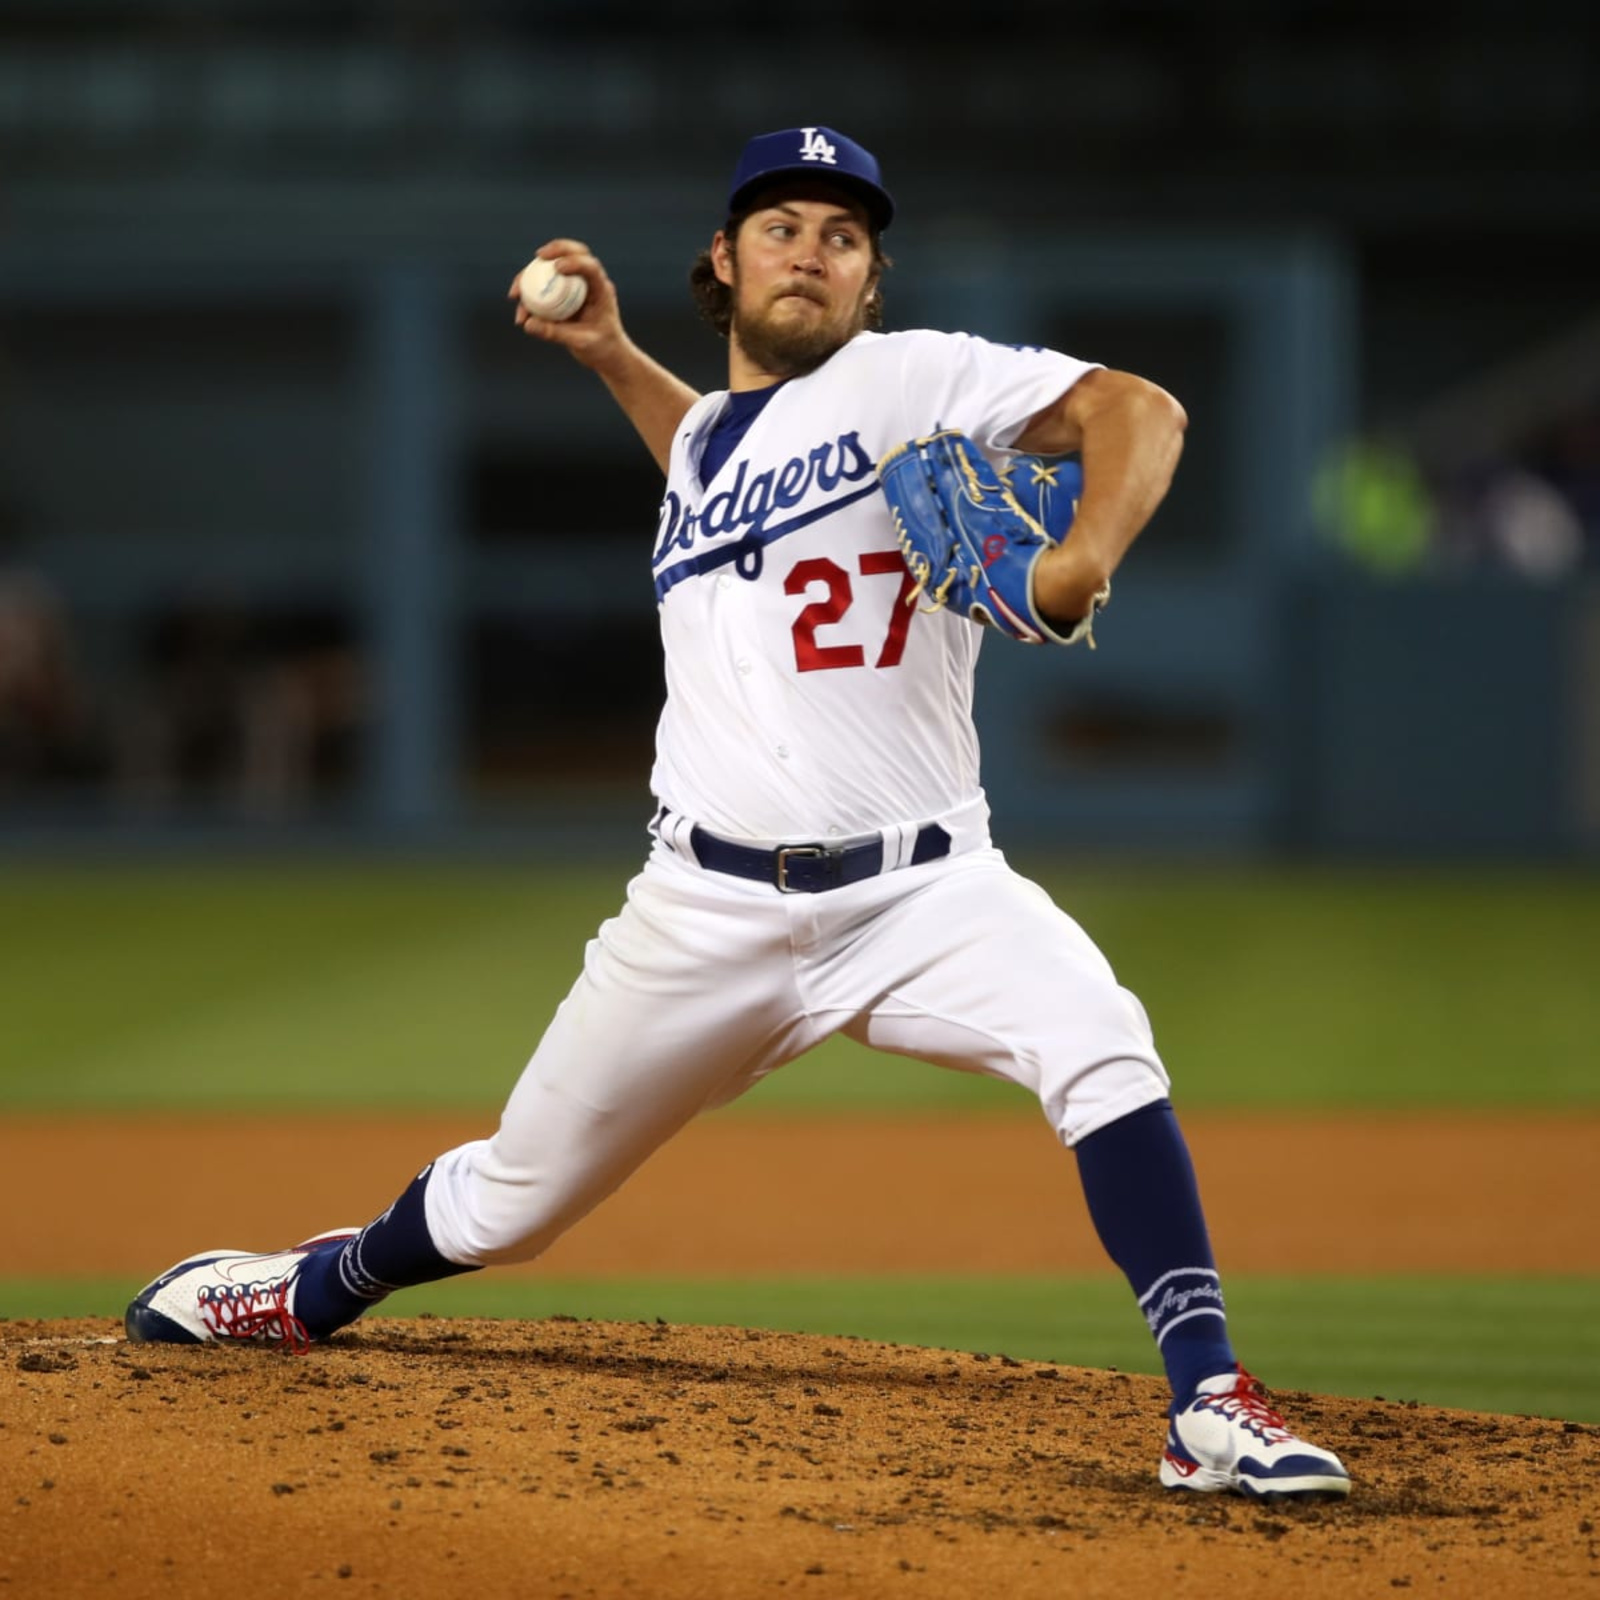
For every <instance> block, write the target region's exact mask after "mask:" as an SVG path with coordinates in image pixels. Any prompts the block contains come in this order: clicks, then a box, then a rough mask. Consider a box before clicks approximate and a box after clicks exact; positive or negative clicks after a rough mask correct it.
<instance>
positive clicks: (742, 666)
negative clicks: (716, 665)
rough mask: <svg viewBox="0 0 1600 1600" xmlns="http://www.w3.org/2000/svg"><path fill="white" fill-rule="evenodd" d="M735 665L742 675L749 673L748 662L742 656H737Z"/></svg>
mask: <svg viewBox="0 0 1600 1600" xmlns="http://www.w3.org/2000/svg"><path fill="white" fill-rule="evenodd" d="M736 665H737V666H738V668H739V671H740V672H741V673H742V674H743V675H744V676H746V677H748V676H749V675H750V662H749V661H748V660H747V659H746V658H745V657H744V656H740V657H739V660H738V662H737V663H736Z"/></svg>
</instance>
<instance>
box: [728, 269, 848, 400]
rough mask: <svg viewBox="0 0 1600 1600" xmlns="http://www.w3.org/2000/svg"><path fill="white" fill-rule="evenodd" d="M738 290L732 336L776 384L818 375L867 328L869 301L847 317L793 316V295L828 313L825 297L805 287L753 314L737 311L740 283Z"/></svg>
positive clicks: (736, 290)
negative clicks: (777, 380)
mask: <svg viewBox="0 0 1600 1600" xmlns="http://www.w3.org/2000/svg"><path fill="white" fill-rule="evenodd" d="M734 289H735V300H734V314H733V326H732V332H733V335H734V337H735V338H736V339H738V341H739V348H740V349H741V350H742V351H743V352H744V354H745V356H746V357H747V358H748V359H749V360H750V361H752V362H753V363H754V364H755V365H756V366H757V367H759V368H760V369H761V370H762V371H763V372H767V373H771V374H772V376H773V377H775V378H801V377H804V376H805V375H806V374H807V373H808V372H815V371H816V370H817V368H818V367H820V366H821V365H822V363H823V362H824V361H826V360H827V359H828V357H829V356H831V355H833V354H834V353H835V352H837V351H839V350H842V349H843V348H844V347H845V346H846V345H847V344H849V342H850V341H851V340H852V339H853V338H855V336H856V335H857V334H858V333H860V332H861V330H862V329H863V328H864V327H865V326H866V318H867V310H866V308H867V300H868V298H869V296H866V295H863V297H862V299H861V302H860V304H858V305H856V306H855V307H853V308H852V309H851V310H850V312H849V313H848V314H847V315H845V316H842V317H841V316H840V315H839V313H838V312H837V310H835V311H834V312H832V313H827V314H825V315H823V316H821V317H816V316H812V315H810V314H809V313H801V315H799V316H795V315H794V314H793V312H792V311H790V310H786V309H785V308H784V300H785V299H786V298H787V297H788V296H789V295H799V296H801V297H802V298H804V299H807V300H810V301H812V302H813V303H814V304H816V305H820V306H823V307H824V310H825V311H826V304H827V302H826V300H825V299H824V297H823V296H822V294H821V292H820V291H818V292H817V293H815V294H813V293H812V292H811V291H810V290H809V288H808V287H807V286H806V285H805V284H799V285H795V286H793V287H791V288H790V289H788V290H787V291H786V293H785V294H783V295H779V296H778V297H777V298H775V299H773V300H770V301H768V302H767V304H766V305H764V306H762V307H760V308H758V309H757V310H755V311H741V310H740V309H739V305H738V286H737V283H736V284H735V286H734Z"/></svg>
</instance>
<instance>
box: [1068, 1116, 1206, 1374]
mask: <svg viewBox="0 0 1600 1600" xmlns="http://www.w3.org/2000/svg"><path fill="white" fill-rule="evenodd" d="M1075 1154H1076V1155H1077V1158H1078V1176H1079V1178H1080V1179H1081V1180H1082V1183H1083V1193H1084V1198H1085V1199H1086V1200H1087V1201H1088V1203H1089V1216H1090V1218H1091V1219H1092V1220H1093V1222H1094V1226H1095V1231H1096V1232H1097V1233H1098V1234H1099V1235H1100V1242H1101V1244H1103V1245H1104V1246H1105V1248H1106V1254H1107V1255H1109V1256H1110V1257H1111V1259H1112V1260H1113V1261H1114V1262H1116V1264H1117V1265H1118V1266H1119V1267H1121V1269H1122V1271H1123V1272H1124V1274H1125V1275H1126V1276H1127V1279H1128V1282H1129V1283H1130V1284H1131V1285H1132V1286H1133V1292H1134V1293H1135V1294H1136V1295H1137V1296H1138V1297H1139V1309H1140V1310H1141V1311H1142V1312H1143V1313H1144V1315H1145V1320H1146V1321H1147V1322H1148V1323H1149V1324H1150V1332H1151V1333H1152V1334H1153V1335H1154V1336H1155V1341H1156V1348H1157V1349H1158V1350H1159V1351H1160V1352H1161V1359H1162V1362H1163V1363H1164V1364H1165V1366H1166V1369H1167V1381H1168V1382H1169V1383H1170V1384H1171V1385H1172V1393H1173V1397H1174V1399H1175V1400H1176V1401H1177V1403H1178V1404H1179V1405H1184V1404H1187V1402H1188V1400H1189V1398H1190V1397H1191V1396H1192V1395H1193V1394H1194V1392H1195V1388H1196V1386H1197V1385H1198V1384H1199V1383H1200V1382H1201V1380H1202V1379H1205V1378H1210V1377H1214V1376H1216V1375H1217V1374H1218V1373H1222V1372H1232V1371H1234V1369H1235V1367H1236V1366H1237V1362H1236V1360H1235V1357H1234V1354H1233V1346H1232V1345H1231V1344H1230V1343H1229V1341H1228V1323H1227V1317H1226V1313H1225V1311H1224V1308H1223V1303H1222V1283H1221V1280H1220V1279H1219V1277H1218V1276H1217V1267H1216V1261H1215V1259H1214V1258H1213V1256H1212V1254H1211V1239H1210V1236H1209V1234H1208V1233H1207V1231H1206V1222H1205V1214H1204V1212H1203V1211H1202V1210H1201V1207H1200V1189H1199V1185H1198V1184H1197V1183H1196V1182H1195V1175H1194V1163H1193V1161H1191V1160H1190V1157H1189V1146H1188V1145H1187V1143H1185V1141H1184V1137H1183V1132H1182V1130H1181V1129H1180V1128H1179V1126H1178V1119H1177V1116H1176V1114H1175V1113H1174V1112H1173V1109H1172V1102H1171V1101H1170V1100H1158V1101H1157V1102H1156V1103H1155V1104H1154V1105H1148V1106H1144V1107H1142V1108H1141V1109H1140V1110H1138V1111H1134V1112H1132V1113H1130V1114H1129V1115H1128V1116H1125V1117H1121V1118H1119V1119H1118V1120H1117V1121H1116V1122H1112V1123H1108V1124H1107V1125H1106V1126H1105V1127H1103V1128H1100V1129H1097V1130H1096V1131H1095V1132H1094V1133H1091V1134H1090V1135H1089V1136H1088V1137H1087V1138H1086V1139H1082V1140H1080V1141H1079V1143H1078V1144H1077V1146H1076V1147H1075Z"/></svg>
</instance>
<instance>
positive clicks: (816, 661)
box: [783, 550, 914, 672]
mask: <svg viewBox="0 0 1600 1600" xmlns="http://www.w3.org/2000/svg"><path fill="white" fill-rule="evenodd" d="M860 570H861V576H862V577H864V578H876V577H898V578H899V579H900V583H899V586H898V589H897V591H896V594H895V597H894V607H893V609H892V610H891V611H890V613H889V631H888V633H887V634H885V635H884V640H883V648H882V649H881V650H879V652H878V659H877V660H876V661H875V662H873V665H874V666H875V667H897V666H899V665H900V658H901V656H903V655H904V654H905V651H906V634H907V633H908V632H909V631H910V629H911V611H912V608H911V606H910V605H909V604H907V602H908V601H909V600H910V598H911V591H912V588H913V587H914V585H913V583H912V578H911V574H910V573H909V572H908V571H907V570H906V564H905V562H904V561H902V560H901V559H900V552H899V551H898V550H867V551H864V552H863V553H862V555H861V558H860ZM814 583H822V584H826V585H827V588H828V593H827V596H826V598H824V599H821V600H813V601H812V602H811V604H810V605H808V606H807V607H806V608H805V609H804V610H803V611H802V612H801V613H800V615H799V616H798V617H796V618H795V619H794V664H795V667H796V669H797V670H798V671H800V672H821V671H823V670H825V669H826V668H830V667H864V666H865V665H866V664H867V655H866V651H865V650H863V649H862V648H861V646H860V645H858V644H818V643H817V629H819V628H826V627H831V626H832V625H833V624H834V623H835V622H837V621H838V620H839V619H840V618H841V617H842V616H843V615H844V614H845V612H847V611H848V610H849V609H850V606H851V602H852V601H853V600H854V599H855V594H854V591H853V590H852V589H851V587H850V574H849V573H848V572H846V571H845V570H844V568H843V567H841V566H840V565H839V564H838V563H837V562H836V561H830V560H828V558H827V557H826V556H813V557H811V559H810V560H808V561H797V562H796V563H795V564H794V566H793V567H792V568H791V569H790V571H789V576H788V577H787V578H785V579H784V580H783V592H784V593H785V594H804V593H805V592H806V590H807V589H809V588H810V587H811V585H812V584H814Z"/></svg>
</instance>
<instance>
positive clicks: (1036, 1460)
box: [0, 1318, 1600, 1600]
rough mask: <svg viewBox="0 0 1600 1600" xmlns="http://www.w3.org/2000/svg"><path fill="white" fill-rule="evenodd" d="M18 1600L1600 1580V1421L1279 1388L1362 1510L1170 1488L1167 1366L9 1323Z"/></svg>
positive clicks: (683, 1337) (1, 1479)
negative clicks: (145, 1332)
mask: <svg viewBox="0 0 1600 1600" xmlns="http://www.w3.org/2000/svg"><path fill="white" fill-rule="evenodd" d="M0 1365H3V1369H4V1371H3V1389H0V1392H3V1393H4V1394H5V1396H6V1400H5V1404H4V1408H3V1410H0V1517H3V1519H4V1522H3V1528H4V1531H3V1534H0V1581H3V1583H4V1588H3V1589H0V1593H8V1594H12V1595H17V1596H23V1595H28V1596H47V1595H48V1596H51V1597H53V1600H65V1597H69V1596H76V1595H107V1596H110V1595H115V1596H119V1597H125V1600H139V1597H145V1596H148V1597H151V1600H154V1597H156V1596H160V1597H162V1600H172V1597H174V1596H177V1597H183V1596H190V1595H193V1596H207V1597H211V1596H215V1595H217V1594H221V1593H234V1592H238V1590H239V1589H240V1587H241V1586H244V1587H246V1588H248V1589H249V1590H250V1591H251V1592H253V1593H259V1594H270V1595H272V1596H275V1597H277V1596H299V1595H317V1596H354V1595H358V1594H359V1595H383V1596H446V1595H451V1596H454V1595H460V1596H471V1597H473V1600H501V1597H504V1600H544V1597H549V1600H558V1597H562V1596H569V1597H571V1600H609V1597H613V1596H616V1597H621V1596H640V1597H645V1596H648V1597H650V1600H680V1597H681V1600H721V1597H728V1600H748V1597H751V1596H757V1595H776V1594H780V1593H782V1594H786V1595H797V1596H809V1597H816V1600H823V1597H827V1600H833V1597H838V1596H846V1597H857V1596H859V1597H861V1600H881V1597H884V1596H892V1597H898V1596H906V1597H908V1600H909V1597H915V1600H957V1597H959V1600H976V1597H989V1596H993V1597H997V1600H1023V1597H1031V1596H1041V1597H1043V1596H1049V1597H1050V1600H1060V1597H1061V1596H1062V1595H1067V1594H1077V1595H1086V1596H1088V1595H1092V1596H1096V1597H1118V1596H1123V1595H1127V1596H1130V1597H1131V1596H1140V1597H1144V1596H1149V1595H1152V1594H1166V1595H1180V1596H1181V1595H1183V1594H1186V1593H1192V1594H1195V1595H1207V1596H1210V1595H1216V1594H1222V1593H1226V1594H1228V1595H1230V1596H1232V1597H1235V1600H1250V1597H1252V1596H1271V1600H1283V1597H1284V1596H1285V1595H1293V1596H1296V1597H1297V1600H1304V1597H1316V1596H1329V1597H1333V1596H1338V1597H1340V1600H1347V1597H1350V1596H1360V1595H1384V1596H1392V1595H1393V1594H1394V1593H1395V1591H1396V1590H1404V1589H1410V1590H1413V1591H1423V1592H1427V1593H1429V1594H1438V1595H1452V1594H1454V1595H1463V1596H1465V1595H1494V1596H1495V1597H1496V1600H1517V1597H1521V1596H1528V1597H1533V1596H1539V1597H1547V1596H1551V1595H1558V1594H1564V1593H1567V1592H1569V1591H1570V1592H1571V1593H1574V1594H1584V1595H1589V1596H1595V1597H1597V1600H1600V1549H1597V1545H1600V1533H1597V1531H1596V1527H1597V1524H1600V1429H1597V1428H1592V1427H1587V1426H1581V1425H1578V1424H1572V1423H1561V1422H1546V1421H1537V1420H1530V1419H1526V1418H1512V1417H1495V1416H1484V1415H1478V1414H1476V1413H1469V1412H1459V1411H1444V1410H1439V1409H1436V1408H1432V1407H1426V1406H1416V1405H1407V1404H1396V1403H1386V1402H1380V1401H1368V1400H1361V1401H1352V1400H1340V1399H1331V1398H1328V1397H1325V1396H1316V1395H1307V1394H1300V1393H1292V1392H1291V1393H1279V1394H1277V1395H1276V1396H1275V1401H1276V1403H1277V1404H1278V1405H1279V1406H1280V1408H1281V1409H1282V1410H1283V1411H1284V1412H1285V1414H1286V1416H1287V1417H1288V1419H1289V1421H1290V1423H1291V1425H1293V1426H1294V1427H1295V1428H1296V1429H1297V1430H1298V1431H1300V1432H1302V1433H1304V1434H1305V1435H1306V1436H1307V1437H1309V1438H1312V1439H1315V1440H1316V1441H1317V1442H1319V1443H1321V1444H1325V1445H1327V1446H1329V1447H1330V1448H1331V1449H1334V1450H1336V1451H1338V1453H1339V1454H1340V1455H1341V1456H1342V1457H1343V1458H1344V1461H1345V1464H1346V1465H1347V1466H1348V1467H1349V1468H1350V1471H1351V1474H1352V1476H1353V1478H1354V1480H1355V1490H1354V1493H1353V1494H1352V1496H1351V1497H1350V1499H1349V1500H1348V1501H1346V1502H1343V1503H1337V1504H1324V1505H1309V1506H1299V1505H1294V1504H1288V1505H1271V1506H1262V1505H1256V1504H1252V1503H1250V1502H1247V1501H1243V1500H1239V1499H1234V1498H1232V1497H1205V1496H1199V1495H1189V1494H1186V1493H1178V1494H1171V1493H1168V1492H1166V1491H1163V1490H1162V1489H1161V1488H1160V1487H1159V1486H1158V1485H1157V1482H1156V1475H1155V1472H1156V1463H1157V1460H1158V1458H1159V1456H1160V1452H1161V1445H1162V1440H1163V1436H1164V1404H1165V1393H1164V1387H1163V1385H1162V1384H1161V1383H1160V1382H1159V1381H1158V1380H1156V1379H1154V1378H1147V1377H1136V1376H1129V1375H1127V1374H1122V1373H1115V1372H1087V1371H1081V1370H1077V1369H1073V1368H1065V1367H1053V1366H1046V1365H1043V1364H1041V1363H1038V1362H1030V1361H1014V1360H1012V1359H1010V1358H1009V1357H1006V1356H1003V1355H998V1354H997V1355H994V1356H982V1355H969V1354H951V1353H948V1352H945V1351H939V1350H925V1349H917V1348H911V1347H908V1346H901V1345H883V1344H873V1343H867V1342H864V1341H861V1340H855V1339H844V1338H831V1339H830V1338H815V1337H810V1336H801V1335H795V1334H780V1333H763V1332H756V1331H753V1330H744V1329H728V1328H691V1327H669V1326H667V1325H665V1324H661V1323H656V1324H640V1323H602V1322H579V1321H572V1320H562V1319H553V1320H548V1321H538V1322H509V1321H506V1322H501V1321H484V1320H473V1321H465V1320H463V1321H445V1320H436V1319H430V1318H422V1319H419V1320H416V1321H403V1320H398V1319H391V1320H385V1319H381V1318H375V1319H371V1320H368V1321H366V1322H364V1323H362V1324H361V1326H360V1329H359V1331H351V1332H348V1333H345V1334H342V1335H341V1336H339V1337H338V1338H337V1339H334V1340H332V1341H330V1342H329V1343H328V1344H326V1345H324V1346H319V1347H318V1348H317V1349H316V1350H314V1351H313V1352H312V1353H311V1354H310V1355H308V1356H303V1357H295V1356H289V1355H284V1354H280V1353H278V1352H275V1351H265V1350H259V1349H255V1348H217V1347H214V1346H198V1347H193V1348H183V1347H176V1346H150V1345H142V1346H141V1345H128V1344H126V1343H125V1342H124V1341H123V1339H122V1335H121V1329H120V1327H119V1326H118V1325H116V1324H114V1323H111V1322H108V1321H79V1322H27V1321H21V1322H6V1323H0Z"/></svg>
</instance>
